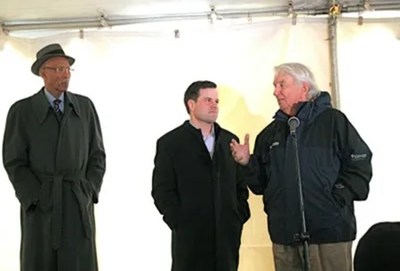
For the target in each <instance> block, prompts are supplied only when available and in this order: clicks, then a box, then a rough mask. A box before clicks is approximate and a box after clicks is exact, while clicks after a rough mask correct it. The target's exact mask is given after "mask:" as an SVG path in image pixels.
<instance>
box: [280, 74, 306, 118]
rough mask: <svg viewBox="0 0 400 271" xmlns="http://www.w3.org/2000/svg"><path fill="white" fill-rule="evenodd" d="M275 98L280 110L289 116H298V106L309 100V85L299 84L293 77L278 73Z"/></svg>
mask: <svg viewBox="0 0 400 271" xmlns="http://www.w3.org/2000/svg"><path fill="white" fill-rule="evenodd" d="M274 87H275V90H274V96H275V97H276V100H277V101H278V104H279V108H280V109H281V110H282V111H283V112H284V113H286V114H287V115H289V116H294V115H295V114H296V105H297V104H298V103H300V102H303V101H306V100H307V93H308V89H309V86H308V84H307V83H301V82H297V81H296V80H295V79H294V77H293V76H291V75H289V74H286V73H278V74H277V75H275V79H274Z"/></svg>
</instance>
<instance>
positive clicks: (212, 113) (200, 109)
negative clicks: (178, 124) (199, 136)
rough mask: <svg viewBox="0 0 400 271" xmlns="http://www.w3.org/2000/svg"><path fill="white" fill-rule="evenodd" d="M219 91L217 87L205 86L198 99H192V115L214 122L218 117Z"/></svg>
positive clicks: (202, 120)
mask: <svg viewBox="0 0 400 271" xmlns="http://www.w3.org/2000/svg"><path fill="white" fill-rule="evenodd" d="M218 103H219V99H218V91H217V89H216V88H203V89H200V91H199V97H198V98H197V101H193V100H191V103H190V107H191V112H192V114H191V115H192V117H193V118H194V119H196V120H197V121H200V122H205V123H209V124H211V123H214V122H215V121H216V120H217V118H218Z"/></svg>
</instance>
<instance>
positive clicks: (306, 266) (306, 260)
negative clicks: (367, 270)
mask: <svg viewBox="0 0 400 271" xmlns="http://www.w3.org/2000/svg"><path fill="white" fill-rule="evenodd" d="M292 118H295V119H294V123H295V124H294V125H293V124H291V123H290V122H291V119H292ZM292 118H290V119H289V122H288V123H289V126H290V135H291V138H292V142H293V146H294V151H295V158H296V159H295V160H296V161H295V162H296V173H297V185H298V192H299V204H300V214H301V230H302V231H301V233H296V234H295V235H294V239H295V241H296V242H297V243H300V242H301V243H303V270H304V271H310V270H311V266H310V252H309V247H308V240H309V239H310V235H309V234H308V233H307V227H306V215H305V211H304V199H303V186H302V180H301V173H300V160H299V149H298V146H297V136H296V127H297V126H298V125H299V123H300V121H299V120H298V119H297V118H296V117H292Z"/></svg>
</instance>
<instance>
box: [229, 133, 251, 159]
mask: <svg viewBox="0 0 400 271" xmlns="http://www.w3.org/2000/svg"><path fill="white" fill-rule="evenodd" d="M249 138H250V136H249V134H246V135H245V136H244V143H243V144H239V143H238V142H237V141H236V140H235V139H232V141H231V143H230V147H231V152H232V156H233V159H235V161H236V162H237V163H239V164H241V165H242V166H245V165H247V164H248V163H249V159H250V148H249Z"/></svg>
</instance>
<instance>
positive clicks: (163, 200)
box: [151, 140, 180, 229]
mask: <svg viewBox="0 0 400 271" xmlns="http://www.w3.org/2000/svg"><path fill="white" fill-rule="evenodd" d="M151 195H152V197H153V199H154V204H155V205H156V207H157V209H158V211H159V212H160V213H161V214H162V215H163V219H164V221H165V223H167V225H168V226H169V227H170V228H171V229H174V228H175V227H176V225H177V223H178V216H179V210H180V204H179V198H178V191H177V183H176V175H175V172H174V169H173V163H172V157H171V155H170V153H169V152H168V150H167V147H166V143H165V142H161V140H158V141H157V146H156V155H155V158H154V169H153V178H152V191H151Z"/></svg>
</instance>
